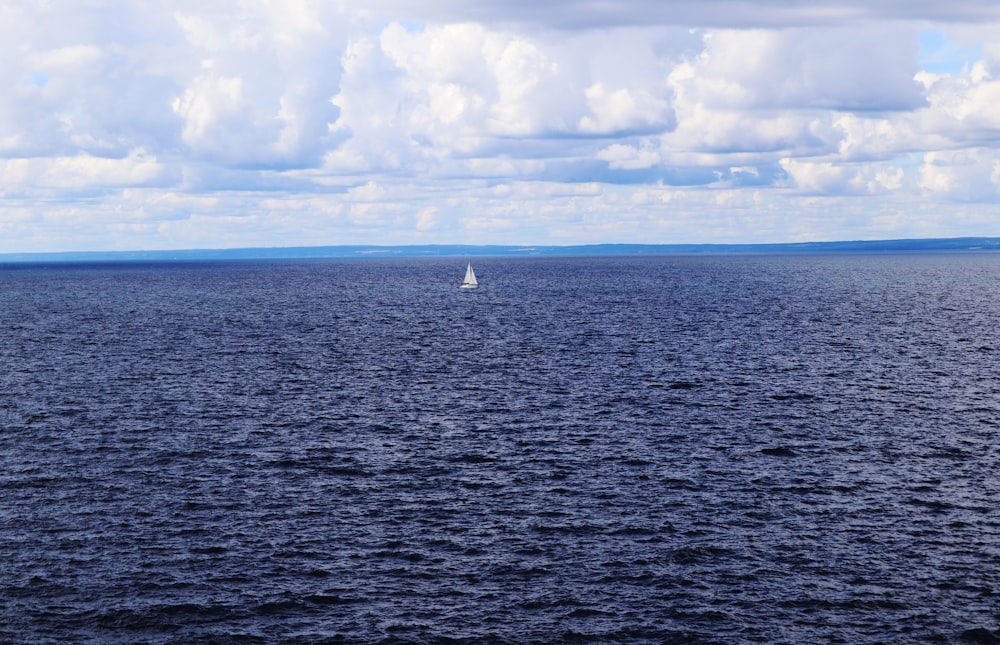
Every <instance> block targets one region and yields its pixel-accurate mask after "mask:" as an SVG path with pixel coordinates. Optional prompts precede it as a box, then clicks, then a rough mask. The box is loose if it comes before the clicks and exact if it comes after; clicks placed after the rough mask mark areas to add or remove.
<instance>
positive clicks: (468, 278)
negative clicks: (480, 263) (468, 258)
mask: <svg viewBox="0 0 1000 645" xmlns="http://www.w3.org/2000/svg"><path fill="white" fill-rule="evenodd" d="M478 286H479V281H478V280H476V272H475V271H473V270H472V262H469V268H468V269H466V270H465V280H464V281H463V282H462V288H463V289H475V288H476V287H478Z"/></svg>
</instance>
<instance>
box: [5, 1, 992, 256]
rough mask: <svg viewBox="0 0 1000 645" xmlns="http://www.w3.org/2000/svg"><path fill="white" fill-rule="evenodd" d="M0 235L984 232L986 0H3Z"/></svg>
mask: <svg viewBox="0 0 1000 645" xmlns="http://www.w3.org/2000/svg"><path fill="white" fill-rule="evenodd" d="M0 82H2V84H3V87H4V88H5V90H6V91H4V92H2V93H0V253H5V252H53V251H54V252H58V251H92V250H155V249H189V248H235V247H280V246H314V245H341V244H364V245H370V244H387V245H405V244H511V245H529V244H546V245H564V244H565V245H575V244H596V243H664V244H672V243H757V242H801V241H830V240H862V239H894V238H931V237H960V236H970V235H971V236H1000V4H998V3H996V2H995V0H953V1H951V2H941V1H939V0H827V1H812V2H799V1H797V0H757V1H745V0H615V1H612V0H574V1H569V0H546V1H545V2H539V0H503V1H499V0H495V1H486V0H365V1H360V0H339V1H338V0H323V1H321V0H238V1H237V0H232V1H223V0H198V1H194V0H177V1H171V2H168V1H165V0H15V1H13V2H5V1H4V0H0Z"/></svg>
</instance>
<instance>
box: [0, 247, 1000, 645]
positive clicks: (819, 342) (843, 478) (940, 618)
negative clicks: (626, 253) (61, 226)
mask: <svg viewBox="0 0 1000 645" xmlns="http://www.w3.org/2000/svg"><path fill="white" fill-rule="evenodd" d="M464 270H465V262H464V261H463V260H442V259H420V260H392V261H389V260H371V261H330V262H303V263H293V262H288V263H228V264H226V263H217V264H211V263H210V264H175V265H172V264H150V265H127V264H120V265H108V266H88V265H69V266H49V267H44V266H27V265H21V266H8V267H5V268H0V365H2V373H0V396H2V398H0V641H13V642H31V643H37V642H51V643H72V642H94V641H99V642H149V643H164V642H176V643H185V642H193V641H198V642H205V641H208V642H247V643H256V642H261V643H265V642H267V643H270V642H351V643H354V642H358V643H368V642H399V643H402V642H415V643H435V642H442V641H446V640H448V639H452V640H453V641H455V642H458V641H460V642H490V643H493V642H496V643H500V642H511V643H530V642H537V643H553V642H600V643H727V644H728V643H819V642H823V643H851V644H853V643H876V642H884V643H906V642H929V643H935V642H936V643H959V642H989V638H990V637H991V632H992V631H993V630H996V629H997V628H998V627H1000V509H998V501H1000V448H998V445H1000V438H998V430H1000V427H998V424H1000V327H998V321H1000V255H985V254H984V255H925V256H899V255H895V256H877V255H855V256H820V257H790V256H782V257H763V256H753V257H735V256H734V257H660V258H637V259H622V258H572V259H483V260H480V261H479V262H477V264H476V271H477V273H478V275H479V278H480V284H481V285H482V286H481V288H480V289H478V290H475V291H471V290H460V289H458V288H457V286H458V283H459V282H460V280H461V277H462V275H463V274H464Z"/></svg>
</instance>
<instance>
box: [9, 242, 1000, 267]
mask: <svg viewBox="0 0 1000 645" xmlns="http://www.w3.org/2000/svg"><path fill="white" fill-rule="evenodd" d="M852 251H853V252H862V251H867V252H879V251H882V252H891V251H896V252H900V251H911V252H912V251H923V252H927V251H1000V237H989V236H982V237H971V236H965V237H945V238H889V239H873V240H837V241H822V242H749V243H747V242H730V243H719V242H708V243H698V242H693V243H630V242H606V243H590V244H565V245H559V244H443V243H442V244H434V243H431V244H336V245H318V246H273V247H263V246H260V247H230V248H188V249H137V250H101V251H32V252H15V253H0V263H6V264H11V263H22V262H84V261H126V262H127V261H171V260H175V261H182V260H252V259H275V260H277V259H323V258H331V259H332V258H366V257H368V258H373V257H449V256H460V255H472V256H479V257H482V256H490V255H494V256H496V255H501V256H525V255H534V256H541V255H681V254H699V253H719V254H725V253H744V254H745V253H809V252H814V253H822V252H827V253H829V252H852Z"/></svg>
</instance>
